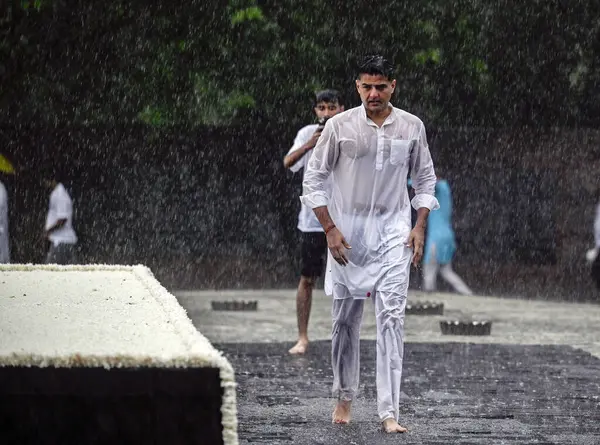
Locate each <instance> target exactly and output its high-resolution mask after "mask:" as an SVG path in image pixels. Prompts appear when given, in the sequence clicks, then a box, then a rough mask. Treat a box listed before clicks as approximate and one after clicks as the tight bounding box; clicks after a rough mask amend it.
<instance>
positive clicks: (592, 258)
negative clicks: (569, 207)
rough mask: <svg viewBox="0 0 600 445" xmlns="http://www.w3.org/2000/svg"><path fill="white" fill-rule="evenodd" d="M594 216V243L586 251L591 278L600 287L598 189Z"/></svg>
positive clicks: (599, 211) (599, 195)
mask: <svg viewBox="0 0 600 445" xmlns="http://www.w3.org/2000/svg"><path fill="white" fill-rule="evenodd" d="M596 199H597V201H598V204H597V205H596V216H595V218H594V244H595V246H594V247H593V248H592V249H590V250H588V251H587V253H586V258H587V260H588V261H589V262H590V263H592V271H591V272H592V278H593V279H594V281H595V282H596V287H597V288H598V289H600V254H599V253H600V189H598V192H597V194H596Z"/></svg>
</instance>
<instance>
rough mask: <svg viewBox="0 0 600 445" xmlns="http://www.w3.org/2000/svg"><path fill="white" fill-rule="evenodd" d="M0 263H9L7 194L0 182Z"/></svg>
mask: <svg viewBox="0 0 600 445" xmlns="http://www.w3.org/2000/svg"><path fill="white" fill-rule="evenodd" d="M0 263H10V243H9V238H8V193H6V187H4V184H3V183H2V182H0Z"/></svg>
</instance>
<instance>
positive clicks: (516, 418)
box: [215, 340, 600, 445]
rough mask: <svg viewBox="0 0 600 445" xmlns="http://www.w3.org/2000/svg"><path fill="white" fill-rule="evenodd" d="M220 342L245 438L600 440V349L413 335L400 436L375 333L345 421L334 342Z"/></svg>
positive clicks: (473, 441)
mask: <svg viewBox="0 0 600 445" xmlns="http://www.w3.org/2000/svg"><path fill="white" fill-rule="evenodd" d="M215 346H216V347H217V348H219V349H220V350H222V351H223V352H224V353H225V355H226V356H227V357H228V358H229V359H230V360H231V362H232V364H233V366H234V368H235V369H236V378H237V381H238V385H239V389H238V410H239V413H238V416H239V423H240V427H239V433H240V443H242V444H255V443H256V444H291V443H294V444H296V445H301V444H302V445H304V444H324V445H325V444H331V445H337V444H340V445H341V444H344V445H346V444H357V445H358V444H360V445H362V444H373V445H374V444H388V443H389V444H392V443H394V444H395V443H403V444H444V445H447V444H590V445H591V444H599V443H600V359H598V358H596V357H593V356H592V355H590V354H588V353H586V352H583V351H581V350H576V349H574V348H571V347H569V346H523V345H485V344H464V343H444V344H429V343H410V344H407V345H406V348H405V359H404V378H403V387H402V395H401V404H400V413H401V422H402V424H403V425H405V426H406V427H407V428H408V429H409V433H407V434H403V435H401V436H399V435H394V436H390V435H386V434H384V433H383V432H381V431H380V430H379V423H378V419H377V415H376V406H375V397H376V394H375V374H374V366H373V365H374V363H375V352H374V351H375V343H374V341H372V340H367V341H363V342H362V343H361V385H360V395H359V397H358V400H357V401H356V402H355V404H354V409H353V419H352V423H351V424H350V425H348V426H341V425H333V424H331V421H330V419H331V411H332V406H333V405H332V403H333V402H332V401H331V399H330V398H329V394H330V387H331V368H330V358H329V354H330V347H331V343H330V342H328V341H318V342H315V343H313V345H312V347H311V349H310V351H309V353H308V354H307V355H306V356H305V357H291V356H289V355H288V354H287V353H286V352H285V351H286V350H287V348H288V347H289V346H290V345H289V344H277V343H269V344H259V343H239V344H217V345H215Z"/></svg>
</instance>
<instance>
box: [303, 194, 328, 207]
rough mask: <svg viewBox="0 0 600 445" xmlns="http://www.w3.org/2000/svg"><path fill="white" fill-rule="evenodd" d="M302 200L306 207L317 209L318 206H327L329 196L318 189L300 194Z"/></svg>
mask: <svg viewBox="0 0 600 445" xmlns="http://www.w3.org/2000/svg"><path fill="white" fill-rule="evenodd" d="M300 202H301V203H302V204H304V205H305V206H306V207H309V208H311V209H316V208H317V207H323V206H326V205H327V204H328V203H329V196H328V195H327V193H325V192H321V191H317V192H313V193H309V194H308V195H302V196H300Z"/></svg>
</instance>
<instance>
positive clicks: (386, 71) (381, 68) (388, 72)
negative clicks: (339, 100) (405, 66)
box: [356, 54, 394, 80]
mask: <svg viewBox="0 0 600 445" xmlns="http://www.w3.org/2000/svg"><path fill="white" fill-rule="evenodd" d="M362 74H370V75H371V76H377V75H379V76H384V77H386V78H387V79H388V80H393V79H394V66H393V65H392V63H391V62H389V61H388V60H387V59H386V58H385V57H383V56H381V55H379V54H372V55H368V56H366V57H364V58H363V59H362V60H361V61H360V62H359V64H358V72H357V73H356V78H357V79H359V78H360V76H361V75H362Z"/></svg>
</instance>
